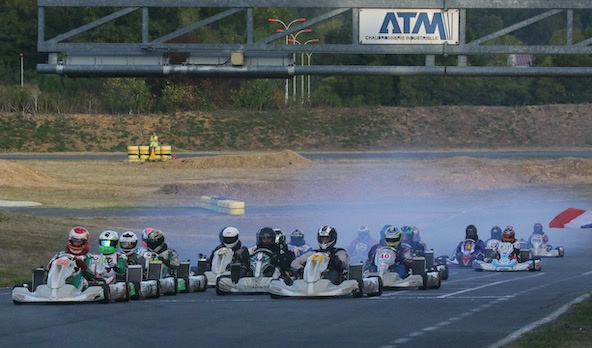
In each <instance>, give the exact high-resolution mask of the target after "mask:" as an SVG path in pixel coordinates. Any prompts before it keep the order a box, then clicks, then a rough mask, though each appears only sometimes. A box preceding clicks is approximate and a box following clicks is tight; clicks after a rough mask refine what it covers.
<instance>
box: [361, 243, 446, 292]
mask: <svg viewBox="0 0 592 348" xmlns="http://www.w3.org/2000/svg"><path fill="white" fill-rule="evenodd" d="M432 255H433V254H432ZM396 258H397V251H396V250H395V249H394V248H392V247H389V246H383V247H380V248H378V249H377V250H376V254H375V255H374V264H375V265H376V271H373V270H370V271H367V272H366V275H367V276H378V277H380V278H381V279H382V283H383V286H384V287H385V288H394V289H405V288H419V289H421V290H426V289H438V288H440V286H441V284H442V282H441V278H440V272H439V271H438V270H437V269H435V268H434V267H433V263H432V265H431V266H432V267H430V268H429V269H428V268H427V267H426V258H425V256H414V257H413V267H412V268H411V269H410V274H409V275H408V276H407V277H405V278H401V276H400V275H399V274H398V273H397V272H395V271H394V266H395V260H396ZM432 260H433V256H432Z"/></svg>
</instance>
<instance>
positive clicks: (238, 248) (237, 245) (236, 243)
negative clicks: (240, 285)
mask: <svg viewBox="0 0 592 348" xmlns="http://www.w3.org/2000/svg"><path fill="white" fill-rule="evenodd" d="M218 237H219V239H220V245H218V246H217V247H216V248H215V249H214V251H212V254H211V255H210V257H209V258H208V270H209V271H211V270H212V260H213V259H214V255H215V253H216V251H217V250H219V249H221V248H228V249H230V250H232V251H233V252H234V254H233V255H232V262H231V263H239V264H240V265H241V274H245V272H246V270H247V269H248V268H249V250H248V249H247V247H245V246H243V245H242V243H241V241H240V238H239V231H238V228H236V227H233V226H227V227H224V228H223V229H221V230H220V233H219V234H218Z"/></svg>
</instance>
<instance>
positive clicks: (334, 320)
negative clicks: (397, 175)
mask: <svg viewBox="0 0 592 348" xmlns="http://www.w3.org/2000/svg"><path fill="white" fill-rule="evenodd" d="M547 194H548V193H547ZM500 195H501V196H502V197H506V199H505V200H503V201H501V200H488V199H482V200H481V203H480V204H475V202H472V203H471V202H470V201H468V200H466V197H464V198H463V199H462V200H458V201H453V200H452V199H450V198H449V199H447V200H446V201H447V202H448V205H447V206H446V209H443V208H442V202H439V201H437V200H436V201H431V202H425V205H424V206H423V208H422V209H417V208H415V205H414V208H409V209H407V210H405V209H403V208H401V207H399V208H400V209H401V210H403V211H401V212H400V214H403V215H406V216H408V217H412V218H420V217H423V218H426V217H425V216H424V215H423V214H425V211H426V210H428V211H430V212H431V213H430V215H429V217H428V218H426V219H427V220H426V221H425V226H426V227H425V228H424V230H425V231H426V232H425V233H424V240H425V241H427V242H428V243H430V241H433V242H432V243H433V246H440V245H443V246H440V247H439V248H436V254H437V255H438V254H448V252H442V251H445V250H450V249H452V248H453V247H454V245H455V244H456V240H454V241H452V240H451V239H450V235H448V237H447V238H443V239H442V238H436V237H437V236H436V235H434V234H431V233H429V231H430V230H431V229H430V227H429V226H439V225H447V226H454V225H455V224H464V223H465V221H467V216H470V219H471V220H473V221H489V219H490V218H491V217H490V215H491V212H492V211H495V215H496V216H498V215H499V214H500V213H501V214H502V216H504V218H505V219H507V221H516V220H519V219H520V220H521V219H527V220H528V221H532V219H533V218H535V216H536V217H540V216H550V215H552V214H554V213H556V212H558V211H557V206H572V205H575V206H582V205H581V204H588V205H589V203H590V201H588V200H573V199H571V200H566V199H557V200H555V201H553V200H550V199H544V198H545V197H546V195H542V196H541V197H538V199H537V198H536V197H535V196H532V195H531V196H529V197H528V200H527V201H528V204H526V202H525V201H524V200H525V199H526V197H524V199H520V196H516V197H513V198H514V199H509V198H510V197H508V196H507V195H504V194H500ZM489 198H491V197H489ZM463 202H464V203H463ZM438 207H440V208H438ZM280 209H286V208H280ZM356 209H360V207H357V208H356V207H353V208H352V206H347V209H345V207H342V209H341V213H343V211H344V210H347V211H354V210H356ZM390 209H391V207H385V210H386V211H388V210H390ZM318 211H319V209H318V207H316V208H315V209H310V208H305V207H301V208H300V209H298V208H293V210H291V211H290V214H291V215H293V214H296V215H298V214H302V215H303V216H307V217H309V218H312V219H314V218H315V214H318ZM339 211H340V210H339V209H336V211H335V212H334V214H335V217H336V218H337V217H338V216H339V214H340V213H339ZM374 211H375V213H374V214H376V215H377V216H379V215H381V216H383V217H384V214H385V211H382V212H381V211H378V210H376V209H374ZM366 212H367V211H366ZM251 214H254V213H251ZM266 214H268V215H267V216H269V219H270V221H273V220H274V219H273V218H272V217H273V216H276V217H277V218H280V219H281V217H282V216H283V214H284V213H278V214H277V215H274V211H273V208H272V207H267V210H266ZM366 217H369V216H366ZM202 218H203V217H202ZM520 220H519V221H520ZM454 234H458V233H454ZM549 234H550V236H551V241H552V242H553V243H554V244H555V245H563V246H564V247H565V249H566V254H565V257H564V258H555V259H544V260H543V270H542V271H541V272H517V273H510V272H505V273H495V272H492V273H489V272H475V271H473V270H472V269H462V268H461V269H451V272H450V277H449V279H448V280H447V281H444V282H443V284H442V287H441V288H440V289H437V290H427V291H420V290H416V289H413V290H404V291H386V292H385V293H384V294H383V295H382V296H381V297H376V298H362V299H354V298H336V299H279V300H272V299H270V298H269V297H268V296H266V295H226V296H217V295H216V293H215V291H213V289H208V290H207V291H206V292H205V293H191V294H178V295H176V296H168V297H161V298H160V299H152V300H143V301H133V302H129V303H110V304H106V305H101V304H73V305H21V306H17V305H14V304H13V303H12V301H11V299H10V290H9V289H2V290H0V322H2V325H1V326H0V341H1V342H2V345H3V346H16V345H19V346H41V345H43V346H58V345H62V346H80V345H85V346H104V345H108V344H112V343H114V342H121V341H122V340H123V341H125V342H133V344H132V345H134V346H136V345H137V346H140V345H141V346H163V345H169V344H170V345H175V346H182V347H184V346H203V347H210V346H229V345H232V346H249V347H272V346H274V347H275V346H282V347H303V346H312V347H320V346H323V347H354V346H355V347H361V346H363V347H403V346H413V347H436V346H438V347H453V346H490V345H491V346H493V345H495V344H496V342H500V341H501V340H503V339H504V338H505V337H507V336H508V335H511V334H512V333H514V332H516V331H517V330H520V329H522V328H524V327H527V326H528V325H530V324H532V323H534V322H537V321H539V320H541V319H543V318H546V317H548V316H550V315H552V314H553V313H554V312H555V311H557V310H559V309H560V308H562V306H564V305H565V304H567V303H570V302H572V301H573V300H574V299H576V298H578V297H580V296H582V295H584V294H586V293H588V292H590V291H591V290H592V281H591V280H592V270H591V267H590V265H591V264H592V262H591V261H592V260H591V257H590V253H589V248H587V247H586V246H589V245H590V243H591V242H592V234H591V233H590V231H588V230H559V231H549ZM444 236H446V234H445V235H444ZM170 240H171V242H170V243H171V244H172V245H177V246H181V247H180V248H178V249H179V252H180V254H184V253H192V254H193V253H194V252H195V249H194V248H195V246H194V245H193V242H192V243H187V242H185V243H184V244H183V243H181V242H182V241H187V239H186V236H183V235H172V236H170ZM187 244H191V245H190V246H189V245H187ZM447 247H448V248H447ZM185 248H188V249H185ZM130 344H131V343H130Z"/></svg>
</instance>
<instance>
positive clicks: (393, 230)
mask: <svg viewBox="0 0 592 348" xmlns="http://www.w3.org/2000/svg"><path fill="white" fill-rule="evenodd" d="M402 239H403V234H402V233H401V231H399V229H398V228H397V227H395V226H391V227H389V228H388V230H386V232H385V234H384V241H385V243H386V245H388V246H390V247H393V248H396V247H398V246H399V244H401V240H402Z"/></svg>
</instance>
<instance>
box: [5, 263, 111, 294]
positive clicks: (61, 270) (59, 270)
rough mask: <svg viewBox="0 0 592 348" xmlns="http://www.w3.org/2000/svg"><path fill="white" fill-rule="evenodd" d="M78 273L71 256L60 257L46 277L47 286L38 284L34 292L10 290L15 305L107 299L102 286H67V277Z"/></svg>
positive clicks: (20, 289) (19, 287)
mask: <svg viewBox="0 0 592 348" xmlns="http://www.w3.org/2000/svg"><path fill="white" fill-rule="evenodd" d="M76 272H79V270H77V267H76V261H75V257H74V256H73V255H68V254H65V255H62V256H61V257H59V258H57V259H56V260H54V261H53V263H52V266H51V268H50V270H49V273H48V276H47V284H40V285H38V286H37V288H36V289H34V291H31V290H32V289H29V288H28V287H24V286H16V287H14V289H13V290H12V300H13V302H15V303H27V302H46V303H60V302H95V301H103V300H105V299H108V296H109V294H108V292H109V288H108V287H107V288H105V287H102V286H89V287H86V285H84V286H82V285H81V286H80V287H75V286H74V285H72V284H67V283H66V281H67V279H68V278H69V277H71V276H72V275H74V274H75V273H76Z"/></svg>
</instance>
